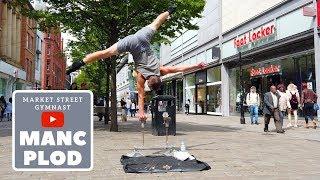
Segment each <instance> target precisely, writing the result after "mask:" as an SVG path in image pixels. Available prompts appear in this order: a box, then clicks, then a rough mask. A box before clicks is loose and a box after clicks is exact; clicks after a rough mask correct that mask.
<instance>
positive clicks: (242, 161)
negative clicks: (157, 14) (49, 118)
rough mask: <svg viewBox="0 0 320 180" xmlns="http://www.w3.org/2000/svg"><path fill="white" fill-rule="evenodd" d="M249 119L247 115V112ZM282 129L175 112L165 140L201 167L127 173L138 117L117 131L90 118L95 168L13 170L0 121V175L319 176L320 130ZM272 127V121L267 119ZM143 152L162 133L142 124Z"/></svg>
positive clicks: (7, 133) (155, 147)
mask: <svg viewBox="0 0 320 180" xmlns="http://www.w3.org/2000/svg"><path fill="white" fill-rule="evenodd" d="M247 122H248V118H247ZM299 123H300V124H301V127H299V128H291V129H287V131H286V133H285V134H277V133H275V132H270V133H264V132H262V130H263V125H262V124H261V125H250V124H245V125H241V124H239V117H219V116H200V115H189V116H187V115H182V114H178V115H177V135H176V136H170V137H169V143H170V144H173V145H175V146H180V143H181V141H182V140H183V141H184V142H185V144H186V146H187V149H188V151H189V152H190V153H191V154H193V155H194V156H195V157H196V158H197V159H199V160H201V161H204V162H207V163H208V164H209V165H210V166H211V167H212V169H211V170H209V171H202V172H188V173H163V174H157V173H155V174H126V173H124V171H123V169H122V166H121V164H120V162H119V160H120V157H121V155H123V154H126V153H128V152H130V151H131V150H132V149H133V147H134V146H141V139H142V138H141V132H140V125H139V123H138V121H137V119H129V120H128V121H127V122H119V130H120V132H109V125H108V126H104V124H103V122H99V121H97V119H96V120H95V123H94V124H95V131H94V168H93V170H92V171H90V172H15V171H14V170H13V169H12V168H11V123H10V122H0V179H26V178H28V179H139V180H140V179H213V178H215V179H268V180H269V179H320V172H319V170H320V163H319V160H320V151H319V150H320V130H319V129H316V130H315V129H305V128H303V127H302V123H303V122H302V121H301V122H299ZM285 124H286V123H285ZM270 127H271V129H273V128H274V124H273V123H271V124H270ZM146 129H147V132H146V136H145V147H144V148H145V150H143V151H142V152H143V153H144V154H145V155H150V154H152V153H155V152H159V151H160V150H161V149H162V148H163V147H164V144H165V138H164V137H158V136H152V135H151V131H150V121H149V122H148V124H147V126H146Z"/></svg>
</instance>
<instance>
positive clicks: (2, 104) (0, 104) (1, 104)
mask: <svg viewBox="0 0 320 180" xmlns="http://www.w3.org/2000/svg"><path fill="white" fill-rule="evenodd" d="M6 107H7V103H6V100H5V98H4V96H1V97H0V121H2V119H3V115H4V111H5V109H6Z"/></svg>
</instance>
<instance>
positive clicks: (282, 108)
mask: <svg viewBox="0 0 320 180" xmlns="http://www.w3.org/2000/svg"><path fill="white" fill-rule="evenodd" d="M278 94H279V95H280V98H279V116H280V123H281V126H283V119H284V116H285V113H286V111H287V110H288V109H291V105H290V101H289V97H288V94H287V93H286V87H285V86H284V85H283V84H279V85H278Z"/></svg>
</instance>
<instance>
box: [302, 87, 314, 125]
mask: <svg viewBox="0 0 320 180" xmlns="http://www.w3.org/2000/svg"><path fill="white" fill-rule="evenodd" d="M316 102H317V94H316V93H315V92H314V91H313V90H312V89H308V86H307V83H302V93H301V103H302V107H303V112H304V118H305V121H306V123H305V128H309V124H308V122H309V119H310V120H311V121H312V123H313V126H312V127H313V128H314V129H316V128H317V123H316V121H315V119H314V114H315V103H316Z"/></svg>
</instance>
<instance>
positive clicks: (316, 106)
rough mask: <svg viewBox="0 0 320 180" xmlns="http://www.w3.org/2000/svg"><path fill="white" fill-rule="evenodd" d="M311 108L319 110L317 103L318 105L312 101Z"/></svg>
mask: <svg viewBox="0 0 320 180" xmlns="http://www.w3.org/2000/svg"><path fill="white" fill-rule="evenodd" d="M313 109H314V110H315V111H318V110H319V105H318V104H317V103H314V105H313Z"/></svg>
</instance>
